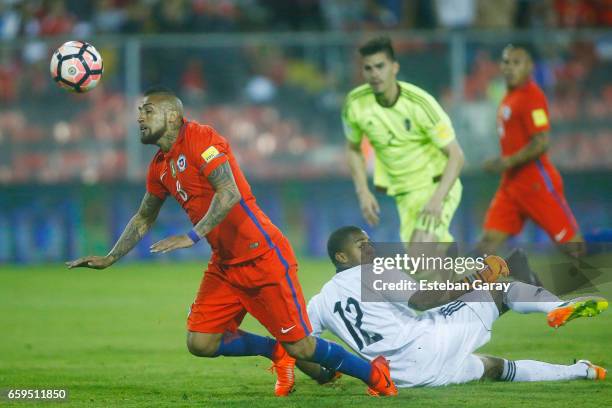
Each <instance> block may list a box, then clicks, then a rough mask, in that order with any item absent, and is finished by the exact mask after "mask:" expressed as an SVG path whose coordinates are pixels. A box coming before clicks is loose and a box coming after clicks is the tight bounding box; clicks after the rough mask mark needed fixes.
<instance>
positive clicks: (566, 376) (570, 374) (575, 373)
mask: <svg viewBox="0 0 612 408" xmlns="http://www.w3.org/2000/svg"><path fill="white" fill-rule="evenodd" d="M587 371H588V367H587V365H586V364H584V363H576V364H572V365H559V364H550V363H543V362H541V361H534V360H518V361H511V360H504V371H503V373H502V376H501V378H500V379H501V380H502V381H515V382H516V381H563V380H577V379H580V378H587Z"/></svg>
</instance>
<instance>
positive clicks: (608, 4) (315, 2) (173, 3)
mask: <svg viewBox="0 0 612 408" xmlns="http://www.w3.org/2000/svg"><path fill="white" fill-rule="evenodd" d="M611 25H612V1H610V0H495V1H490V0H294V1H286V0H164V1H161V0H93V1H83V0H27V1H24V0H3V1H2V3H1V4H0V38H2V39H11V38H16V37H19V36H46V35H58V34H75V35H89V34H92V33H98V34H101V33H126V34H128V33H148V34H151V33H211V32H224V33H226V32H253V31H294V30H313V31H321V30H342V31H363V30H372V29H375V30H378V29H415V28H421V29H435V28H441V29H463V28H513V27H514V28H530V27H538V28H541V27H545V28H579V27H609V26H611Z"/></svg>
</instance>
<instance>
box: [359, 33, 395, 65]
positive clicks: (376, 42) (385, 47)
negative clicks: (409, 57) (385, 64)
mask: <svg viewBox="0 0 612 408" xmlns="http://www.w3.org/2000/svg"><path fill="white" fill-rule="evenodd" d="M378 52H384V53H385V54H387V56H388V57H389V58H390V59H391V61H395V51H394V50H393V45H392V44H391V39H390V38H389V37H387V36H383V37H376V38H372V39H371V40H369V41H368V42H366V43H365V44H363V45H362V46H361V47H359V54H360V55H361V56H362V57H367V56H368V55H373V54H376V53H378Z"/></svg>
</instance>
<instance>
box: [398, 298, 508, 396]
mask: <svg viewBox="0 0 612 408" xmlns="http://www.w3.org/2000/svg"><path fill="white" fill-rule="evenodd" d="M426 315H427V317H428V318H429V319H431V320H432V325H431V331H429V333H428V334H427V335H425V336H423V337H421V338H420V339H419V340H418V341H417V342H415V343H414V344H411V345H410V347H409V348H407V349H404V350H402V354H403V356H402V357H401V358H402V360H404V359H405V361H408V362H411V364H410V363H409V364H408V365H407V366H406V367H404V369H407V371H406V372H405V373H402V372H401V371H403V370H401V369H400V370H397V369H398V368H400V367H396V370H395V372H393V366H392V377H393V379H394V380H396V378H397V380H396V384H397V386H398V387H417V386H428V387H436V386H441V385H449V384H461V383H466V382H469V381H474V380H479V379H480V378H482V375H483V374H484V365H483V363H482V361H481V360H480V358H478V357H477V356H475V355H474V352H475V351H476V350H477V349H479V348H480V347H482V346H483V345H485V344H486V343H487V342H488V341H489V340H490V339H491V327H492V326H493V322H494V321H495V320H496V319H497V318H498V317H499V311H498V309H497V306H496V305H495V302H494V301H493V298H492V297H491V294H490V293H489V292H488V291H474V292H470V293H467V294H465V295H463V296H461V297H460V298H459V299H457V300H456V301H454V302H451V303H449V304H447V305H444V306H441V307H438V308H436V309H433V310H430V311H428V312H427V313H426ZM395 360H396V361H397V360H398V359H395ZM397 363H399V364H397V365H403V364H402V363H400V361H397ZM408 366H410V367H408Z"/></svg>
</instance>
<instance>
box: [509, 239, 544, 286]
mask: <svg viewBox="0 0 612 408" xmlns="http://www.w3.org/2000/svg"><path fill="white" fill-rule="evenodd" d="M506 263H507V264H508V267H509V268H510V276H511V277H512V278H514V279H515V280H518V281H521V282H525V283H528V284H530V285H533V286H542V281H541V280H540V278H538V275H536V273H535V272H534V271H533V270H532V269H531V268H530V267H529V261H528V260H527V254H525V251H523V250H522V249H520V248H516V249H514V250H513V251H512V252H511V253H510V255H509V256H508V257H507V258H506Z"/></svg>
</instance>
